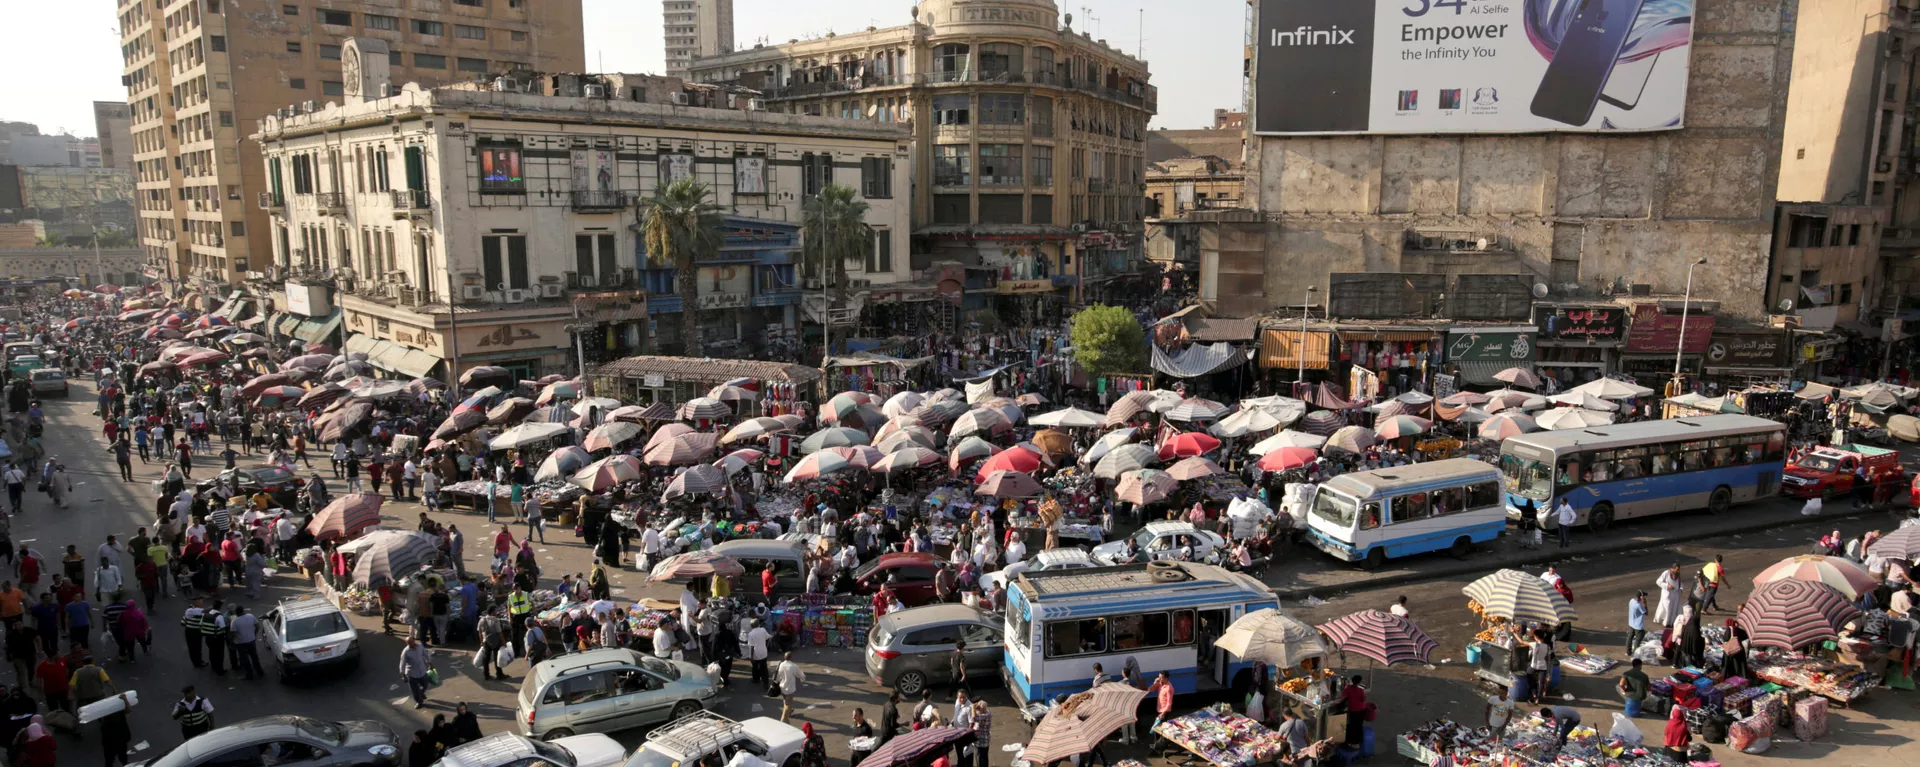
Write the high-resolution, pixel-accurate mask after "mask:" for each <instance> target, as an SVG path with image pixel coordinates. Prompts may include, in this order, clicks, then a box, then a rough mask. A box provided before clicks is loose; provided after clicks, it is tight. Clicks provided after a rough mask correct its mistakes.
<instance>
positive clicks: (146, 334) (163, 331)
mask: <svg viewBox="0 0 1920 767" xmlns="http://www.w3.org/2000/svg"><path fill="white" fill-rule="evenodd" d="M140 337H141V338H143V339H146V340H148V341H152V340H153V339H156V338H162V339H173V338H185V337H186V334H185V333H182V332H180V331H178V330H174V329H173V328H147V329H146V330H145V331H143V332H141V333H140Z"/></svg>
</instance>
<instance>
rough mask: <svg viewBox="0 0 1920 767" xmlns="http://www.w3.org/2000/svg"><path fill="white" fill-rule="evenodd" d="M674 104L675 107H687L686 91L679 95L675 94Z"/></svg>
mask: <svg viewBox="0 0 1920 767" xmlns="http://www.w3.org/2000/svg"><path fill="white" fill-rule="evenodd" d="M673 103H674V105H675V106H686V105H687V93H686V91H681V92H679V93H675V94H673Z"/></svg>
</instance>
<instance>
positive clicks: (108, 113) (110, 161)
mask: <svg viewBox="0 0 1920 767" xmlns="http://www.w3.org/2000/svg"><path fill="white" fill-rule="evenodd" d="M93 130H94V135H96V136H98V137H99V138H100V167H102V168H118V169H120V170H133V110H132V108H130V107H128V106H127V105H126V104H125V103H123V102H119V101H95V102H93Z"/></svg>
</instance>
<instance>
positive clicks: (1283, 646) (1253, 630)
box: [1213, 608, 1327, 668]
mask: <svg viewBox="0 0 1920 767" xmlns="http://www.w3.org/2000/svg"><path fill="white" fill-rule="evenodd" d="M1213 646H1215V647H1218V648H1220V649H1222V650H1226V651H1227V652H1230V653H1233V654H1234V655H1237V656H1239V658H1240V659H1241V660H1243V661H1252V662H1256V663H1266V664H1270V665H1274V666H1279V667H1281V668H1291V667H1293V666H1298V665H1300V663H1301V662H1303V661H1308V660H1312V659H1314V658H1324V657H1326V655H1327V645H1326V643H1325V642H1323V641H1321V639H1320V632H1318V631H1316V630H1314V628H1313V627H1312V626H1309V625H1307V624H1306V623H1304V622H1302V621H1300V620H1299V619H1297V618H1294V617H1293V616H1291V615H1288V614H1286V613H1283V612H1280V611H1279V610H1275V609H1273V608H1267V609H1265V610H1255V611H1253V612H1250V613H1247V614H1246V615H1243V616H1241V617H1240V620H1237V621H1234V622H1233V625H1231V626H1228V627H1227V630H1226V631H1225V632H1222V633H1221V634H1220V638H1219V639H1217V640H1214V643H1213Z"/></svg>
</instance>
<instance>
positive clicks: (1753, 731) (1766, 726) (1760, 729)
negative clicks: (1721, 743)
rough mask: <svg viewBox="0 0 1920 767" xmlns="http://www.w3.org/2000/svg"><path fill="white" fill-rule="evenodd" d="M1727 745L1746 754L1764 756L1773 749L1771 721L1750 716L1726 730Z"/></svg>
mask: <svg viewBox="0 0 1920 767" xmlns="http://www.w3.org/2000/svg"><path fill="white" fill-rule="evenodd" d="M1727 745H1729V746H1731V747H1733V748H1734V749H1736V750H1738V751H1740V752H1742V753H1748V754H1764V753H1766V752H1767V750H1768V749H1770V748H1772V747H1773V720H1772V719H1768V718H1767V717H1764V716H1750V717H1747V718H1745V719H1742V720H1740V721H1737V722H1734V723H1733V726H1732V727H1731V728H1729V729H1728V730H1727Z"/></svg>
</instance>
